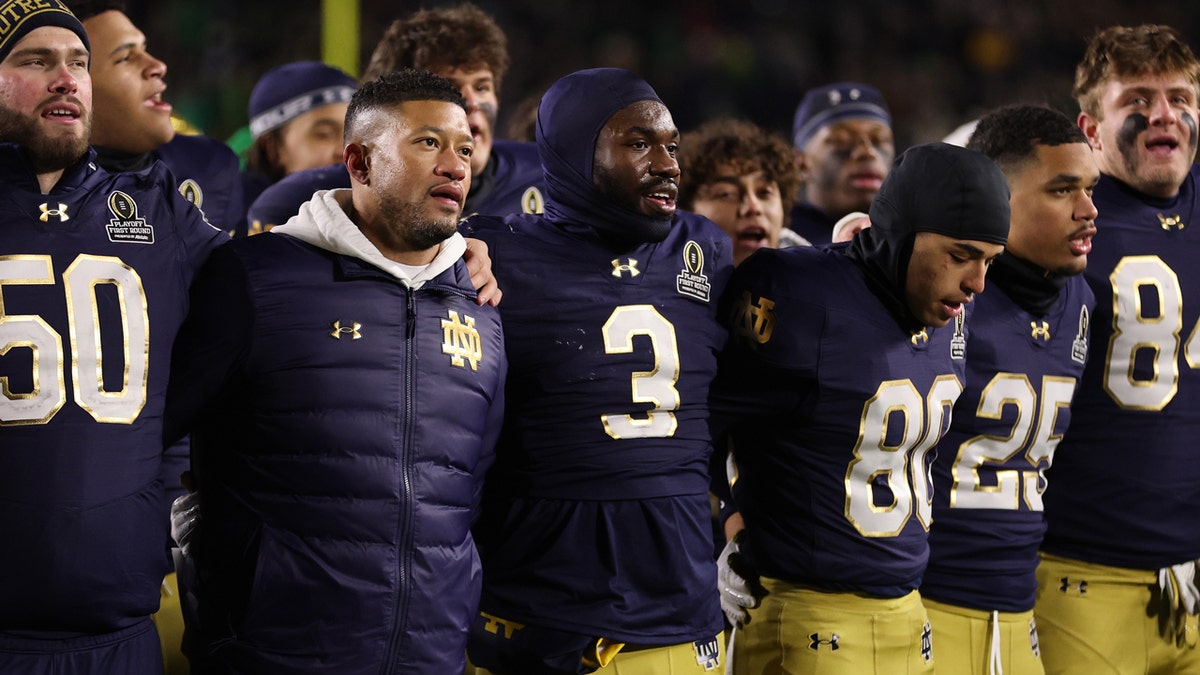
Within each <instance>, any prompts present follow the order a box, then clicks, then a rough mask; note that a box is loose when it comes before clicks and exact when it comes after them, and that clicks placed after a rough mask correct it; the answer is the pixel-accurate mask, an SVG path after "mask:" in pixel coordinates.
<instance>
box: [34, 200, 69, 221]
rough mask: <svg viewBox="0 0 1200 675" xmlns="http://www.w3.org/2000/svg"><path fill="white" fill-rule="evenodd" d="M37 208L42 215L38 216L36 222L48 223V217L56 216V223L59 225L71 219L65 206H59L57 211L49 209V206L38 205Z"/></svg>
mask: <svg viewBox="0 0 1200 675" xmlns="http://www.w3.org/2000/svg"><path fill="white" fill-rule="evenodd" d="M38 208H39V209H41V211H42V215H41V216H38V220H40V221H42V222H43V223H47V222H50V216H58V222H60V223H61V222H63V221H67V220H70V219H71V216H68V215H67V205H66V204H59V205H58V208H57V209H52V208H50V205H49V204H39V205H38Z"/></svg>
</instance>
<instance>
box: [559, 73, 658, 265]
mask: <svg viewBox="0 0 1200 675" xmlns="http://www.w3.org/2000/svg"><path fill="white" fill-rule="evenodd" d="M639 101H657V102H658V103H662V99H660V98H659V97H658V94H656V93H655V92H654V89H653V88H651V87H650V85H649V84H647V82H646V81H645V80H643V79H642V78H640V77H638V76H637V75H635V74H633V73H631V72H629V71H628V70H622V69H620V68H592V69H590V70H580V71H578V72H575V73H571V74H570V75H567V76H566V77H564V78H562V79H560V80H559V81H558V82H555V83H554V84H553V85H552V86H551V87H550V88H549V89H548V90H547V91H546V93H545V94H544V95H543V96H542V102H541V105H539V106H538V115H537V149H538V156H539V157H540V158H541V161H542V170H543V171H544V172H545V175H546V206H545V216H546V217H547V218H549V219H550V220H551V221H552V222H555V223H557V224H559V225H567V226H568V227H569V226H570V225H584V226H586V227H588V228H592V229H594V230H597V231H599V232H601V233H609V234H612V235H615V236H616V237H617V238H619V239H622V240H626V241H636V242H654V241H662V240H663V239H665V238H666V236H667V233H668V232H669V231H670V229H671V222H672V220H674V218H672V220H663V219H658V218H652V217H650V216H647V215H645V214H642V213H638V212H636V211H633V210H632V209H628V208H625V207H622V206H619V205H617V204H614V203H612V202H611V201H609V200H607V199H605V198H604V197H603V195H601V194H600V191H599V190H597V189H596V186H595V184H593V182H592V168H593V166H594V159H595V155H596V139H597V138H599V136H600V130H601V129H603V128H604V125H605V124H606V123H607V122H608V120H609V118H610V117H612V116H613V115H614V114H616V113H617V112H618V111H620V110H621V109H622V108H624V107H626V106H628V105H631V104H633V103H637V102H639Z"/></svg>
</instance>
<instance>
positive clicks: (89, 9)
mask: <svg viewBox="0 0 1200 675" xmlns="http://www.w3.org/2000/svg"><path fill="white" fill-rule="evenodd" d="M63 2H64V4H66V6H67V8H68V9H70V10H71V13H72V14H74V15H75V18H76V19H79V20H80V21H86V20H88V19H90V18H92V17H93V16H96V15H97V14H103V13H104V12H107V11H109V10H116V11H118V12H122V13H124V12H125V11H126V9H125V0H63Z"/></svg>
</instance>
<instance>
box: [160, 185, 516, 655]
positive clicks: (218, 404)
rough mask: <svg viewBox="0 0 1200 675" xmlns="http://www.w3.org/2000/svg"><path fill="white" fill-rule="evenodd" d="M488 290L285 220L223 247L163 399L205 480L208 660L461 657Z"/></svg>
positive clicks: (201, 607) (487, 415)
mask: <svg viewBox="0 0 1200 675" xmlns="http://www.w3.org/2000/svg"><path fill="white" fill-rule="evenodd" d="M313 202H318V199H314V200H313ZM305 208H306V209H307V208H309V207H308V205H306V207H305ZM343 219H344V216H343ZM345 226H346V227H347V228H353V225H351V224H350V223H349V221H348V220H347V221H345ZM475 297H476V295H475V290H474V289H473V288H472V287H471V284H470V280H469V275H468V274H467V271H466V265H465V263H464V262H463V261H462V260H456V261H455V262H454V263H453V266H451V267H449V268H448V269H445V270H443V271H441V272H440V273H439V274H438V275H437V276H436V277H434V278H432V279H430V280H429V281H427V282H426V283H425V284H424V285H423V286H421V287H420V288H418V289H410V288H408V287H407V286H405V285H404V284H402V283H401V282H400V281H399V280H398V279H396V278H395V277H392V276H390V275H389V274H387V273H386V272H384V271H383V270H382V269H380V268H379V267H376V266H374V265H372V264H370V263H368V262H365V261H363V260H360V259H358V258H355V257H352V256H350V255H346V254H343V253H338V252H334V251H332V250H325V249H323V248H319V247H318V246H315V245H312V244H309V243H306V242H305V241H301V240H300V239H298V238H295V237H291V236H287V235H285V234H273V233H268V234H264V235H261V236H256V237H250V238H246V239H240V240H235V241H234V242H232V243H230V244H229V245H227V246H224V247H222V248H220V249H218V250H217V251H216V252H214V253H213V255H212V258H211V260H210V262H209V264H208V265H207V266H206V267H205V268H204V270H203V271H202V272H201V274H200V276H199V277H198V278H197V281H196V284H195V288H194V291H193V309H192V311H191V313H190V314H189V316H188V319H187V322H186V323H185V324H184V326H183V328H182V329H181V331H180V336H179V340H178V343H177V345H176V354H175V362H174V366H173V369H174V370H173V373H174V379H173V380H172V385H171V396H170V400H169V403H168V414H167V417H168V420H167V428H168V435H169V437H171V438H173V437H175V436H177V435H179V434H181V433H183V432H186V431H189V430H190V431H191V433H192V447H193V451H192V464H193V470H194V473H195V476H196V480H197V484H198V488H199V494H200V495H201V497H200V499H201V509H202V517H201V521H200V523H199V525H198V526H197V533H196V535H195V541H194V543H192V545H191V551H190V557H191V559H192V561H193V562H194V564H195V571H196V578H195V581H194V582H193V583H192V589H193V590H194V592H195V595H194V597H195V598H197V601H196V602H195V603H194V605H191V606H188V605H187V604H185V616H190V617H194V619H193V620H192V621H191V623H189V625H188V628H187V633H186V634H185V639H184V653H186V654H187V655H188V658H189V659H190V661H191V664H192V672H193V673H197V674H198V675H200V674H207V673H255V675H270V674H274V673H330V674H335V675H367V674H370V675H377V674H381V673H395V674H401V673H404V674H407V673H419V674H421V675H440V674H442V673H446V674H453V673H461V672H462V670H463V668H464V665H465V653H466V631H467V625H468V622H469V620H470V619H471V618H472V617H474V615H475V610H476V606H477V603H478V595H479V585H480V583H481V580H480V571H479V562H478V556H477V554H476V551H475V546H474V544H473V542H472V540H471V535H470V523H471V518H472V515H473V514H474V512H475V508H476V507H477V505H478V497H479V491H480V486H479V483H480V480H481V479H482V476H483V473H484V472H485V471H486V467H487V466H488V464H489V463H490V461H491V450H492V447H493V446H494V443H495V438H496V436H497V435H498V433H499V428H500V421H501V416H502V408H503V405H502V400H503V398H502V396H503V388H502V382H503V377H504V370H505V361H504V345H503V341H502V333H501V330H500V326H499V318H498V314H497V312H496V310H495V309H494V308H492V307H489V306H484V307H479V306H477V305H476V304H475Z"/></svg>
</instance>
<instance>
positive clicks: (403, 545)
mask: <svg viewBox="0 0 1200 675" xmlns="http://www.w3.org/2000/svg"><path fill="white" fill-rule="evenodd" d="M406 296H407V305H408V306H407V311H406V314H405V320H404V370H403V372H404V382H403V387H404V392H403V394H402V395H403V396H404V405H403V410H404V419H402V420H401V422H400V424H401V431H402V434H403V440H402V441H401V445H400V462H399V464H400V490H401V492H400V521H399V523H397V526H398V527H399V531H398V532H397V533H396V534H397V537H396V540H397V541H398V542H399V550H398V551H397V556H396V558H397V560H399V561H400V570H399V575H398V578H399V584H398V585H399V588H398V589H397V597H396V613H395V616H394V621H393V624H392V639H391V641H390V642H389V643H388V650H387V658H385V659H384V661H383V664H382V668H381V670H380V673H381V675H390V674H392V673H399V672H400V663H399V662H398V661H399V659H400V643H401V642H402V641H403V640H404V639H405V634H406V633H407V628H408V609H409V607H408V606H409V601H410V600H411V599H412V592H411V589H409V584H410V583H411V577H412V558H413V550H412V548H413V541H412V540H413V517H414V514H415V513H416V499H415V498H414V496H413V488H412V466H411V460H412V453H411V452H410V450H411V449H412V443H413V428H414V427H415V425H416V421H415V419H414V417H415V414H414V411H413V401H414V400H415V399H416V388H417V376H416V373H415V372H414V369H415V367H416V360H417V359H416V351H417V344H416V343H417V341H416V335H417V300H416V295H415V294H414V293H413V291H412V290H411V289H409V290H408V292H407V293H406Z"/></svg>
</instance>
